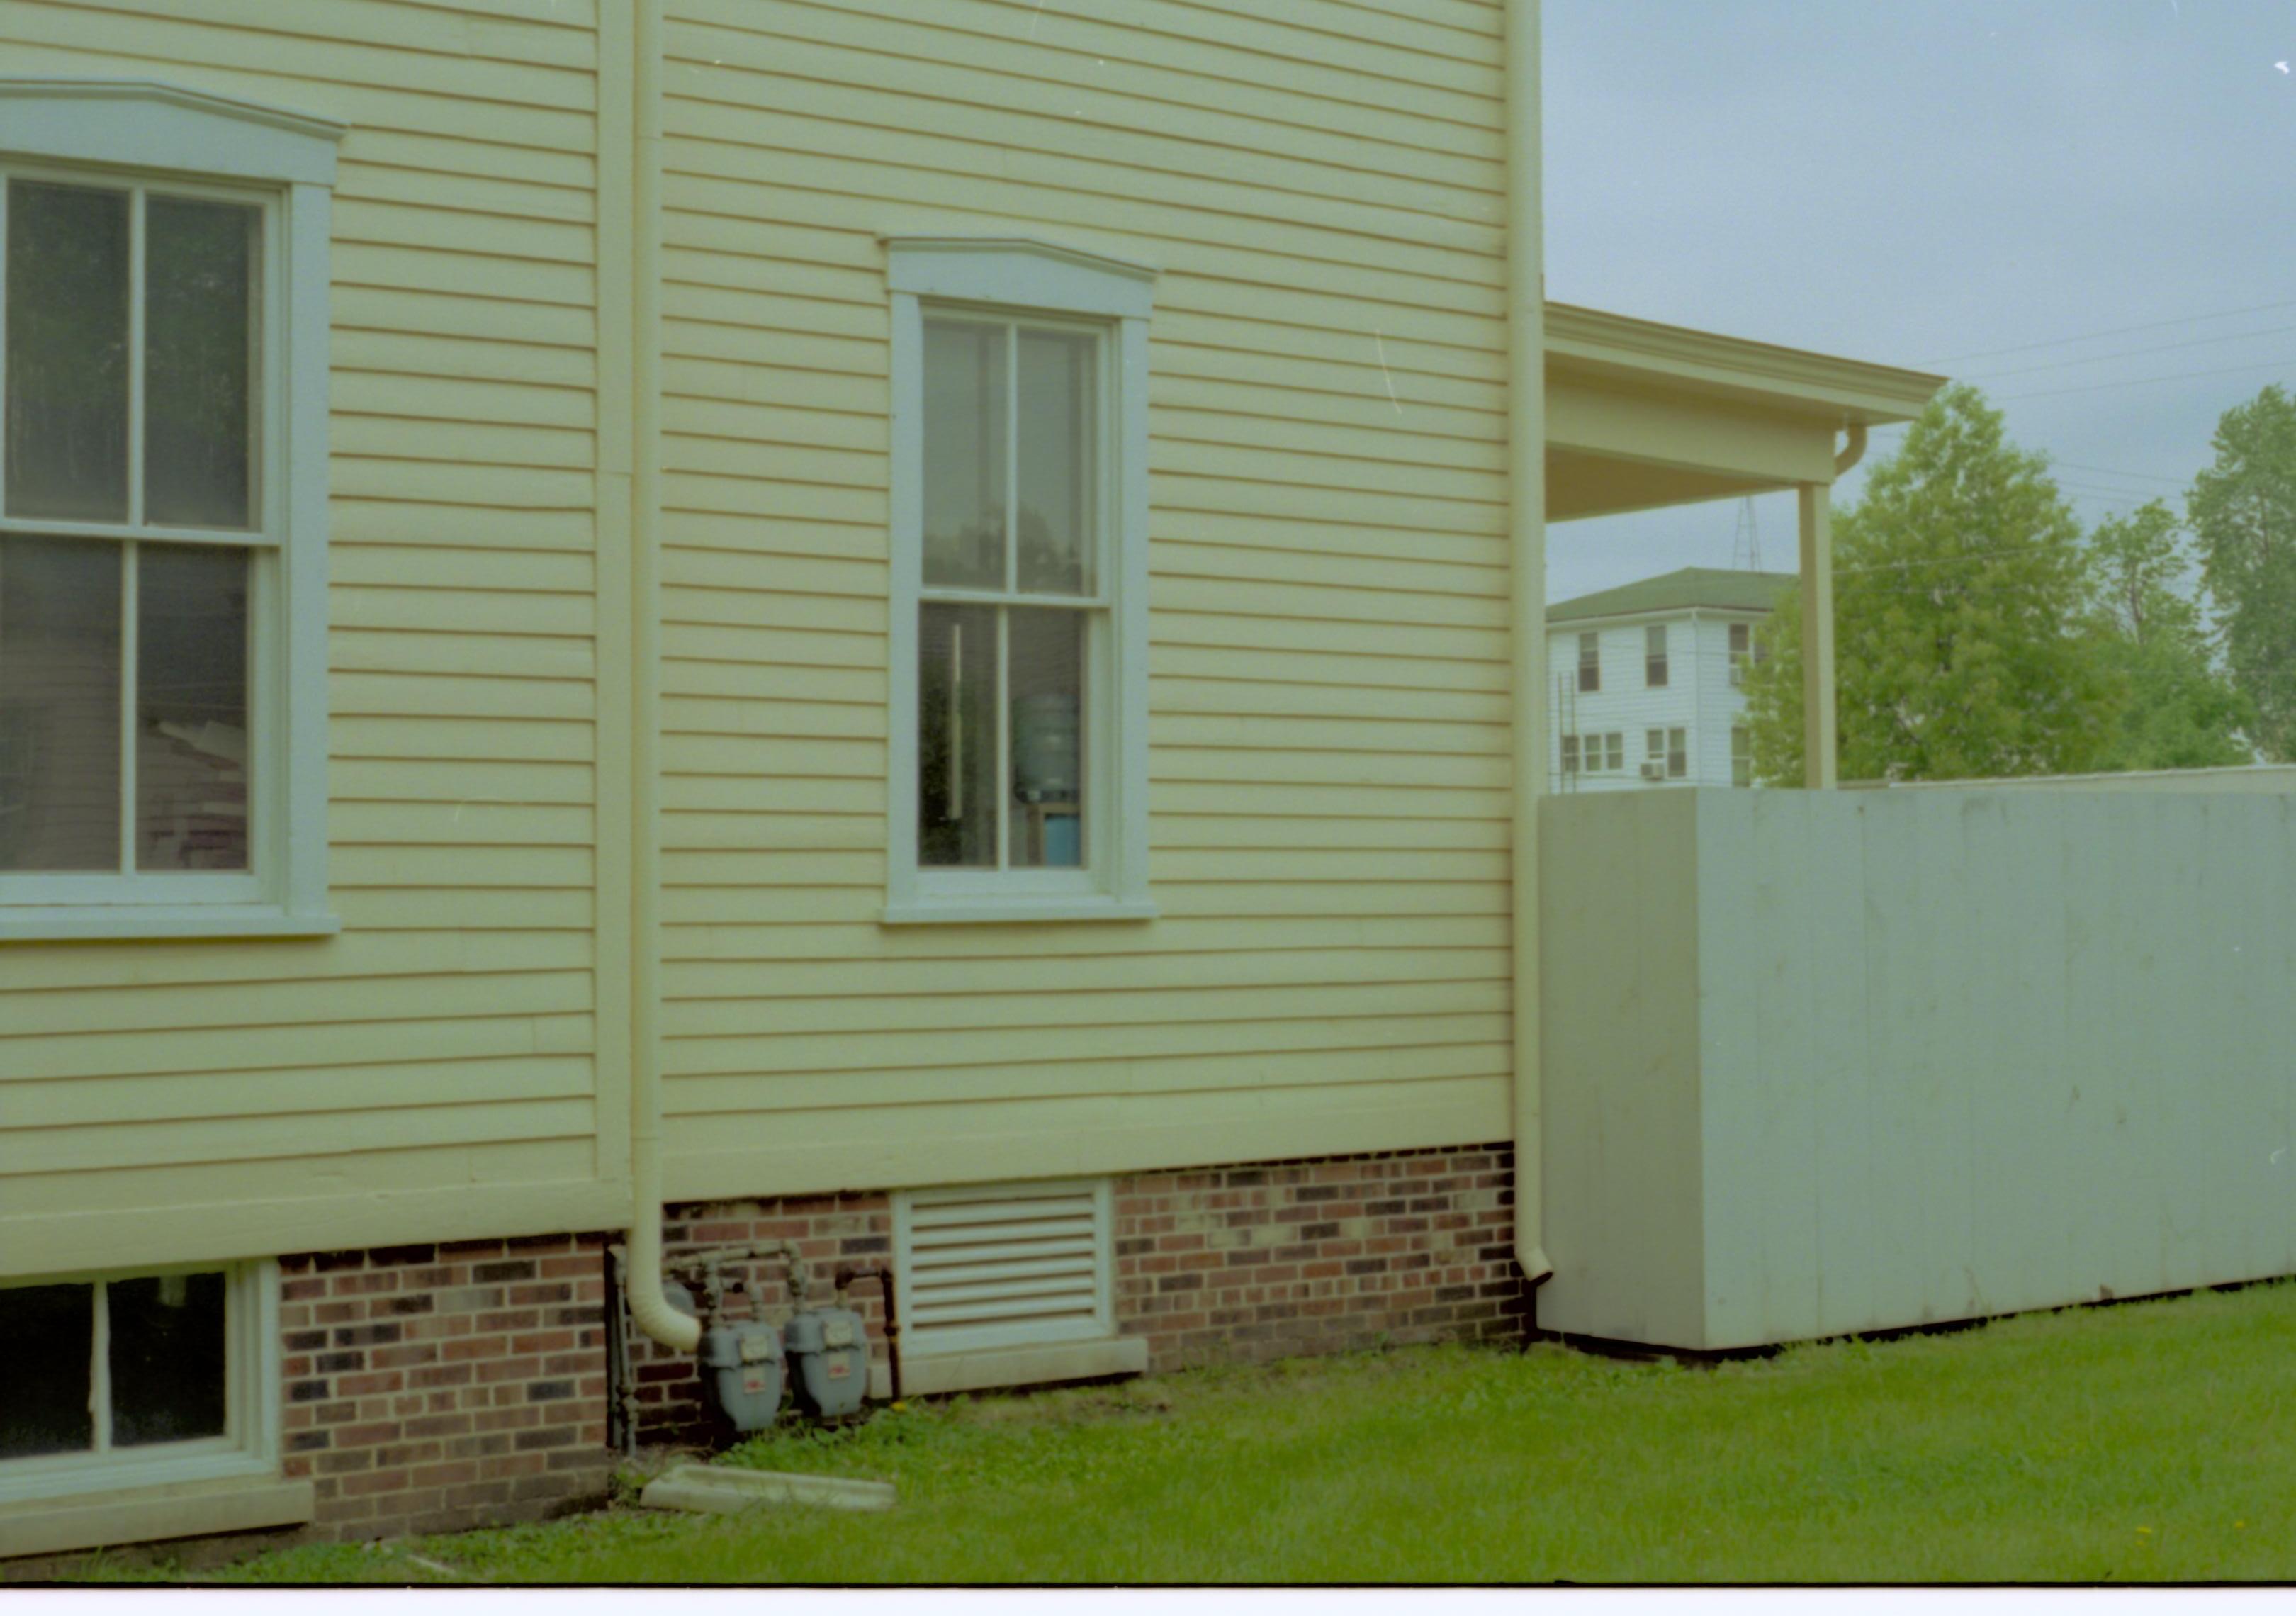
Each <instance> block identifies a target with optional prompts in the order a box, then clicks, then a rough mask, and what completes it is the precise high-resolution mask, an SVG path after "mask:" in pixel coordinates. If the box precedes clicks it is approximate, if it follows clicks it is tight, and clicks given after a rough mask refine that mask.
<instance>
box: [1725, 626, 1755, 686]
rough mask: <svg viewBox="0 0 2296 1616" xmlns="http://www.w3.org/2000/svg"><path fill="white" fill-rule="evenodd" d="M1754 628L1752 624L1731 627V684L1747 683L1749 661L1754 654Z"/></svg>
mask: <svg viewBox="0 0 2296 1616" xmlns="http://www.w3.org/2000/svg"><path fill="white" fill-rule="evenodd" d="M1753 648H1754V626H1753V625H1752V624H1751V623H1733V624H1731V625H1730V683H1731V684H1733V685H1743V684H1744V683H1745V682H1746V662H1747V659H1748V658H1749V657H1751V655H1752V654H1753Z"/></svg>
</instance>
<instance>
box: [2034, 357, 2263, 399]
mask: <svg viewBox="0 0 2296 1616" xmlns="http://www.w3.org/2000/svg"><path fill="white" fill-rule="evenodd" d="M2289 368H2296V359H2267V360H2265V361H2264V362H2263V363H2262V364H2260V365H2227V366H2226V367H2225V368H2224V369H2222V370H2188V371H2179V372H2177V373H2176V374H2175V375H2173V376H2132V377H2130V378H2128V380H2127V381H2098V382H2093V383H2091V384H2090V385H2089V386H2087V387H2060V388H2054V389H2052V390H2049V391H2047V392H2045V393H2010V394H2007V395H2005V397H2002V398H1996V399H1995V400H1994V401H1993V402H1994V403H1996V404H2015V403H2018V402H2019V401H2021V400H2022V399H2026V398H2069V397H2071V395H2073V394H2075V393H2102V392H2109V391H2110V390H2112V389H2114V388H2116V387H2144V386H2148V385H2150V384H2151V383H2153V382H2155V381H2195V380H2197V379H2198V378H2200V377H2202V376H2235V375H2239V374H2241V373H2243V372H2247V371H2259V370H2283V369H2289Z"/></svg>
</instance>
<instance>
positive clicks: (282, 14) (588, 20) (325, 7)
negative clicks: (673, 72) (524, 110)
mask: <svg viewBox="0 0 2296 1616" xmlns="http://www.w3.org/2000/svg"><path fill="white" fill-rule="evenodd" d="M79 4H82V5H86V6H88V8H89V9H91V10H94V9H99V8H98V7H96V6H95V5H94V4H91V0H79ZM101 9H104V10H118V11H122V12H128V13H130V14H135V15H138V16H142V15H144V14H148V13H149V12H150V11H151V10H152V8H151V7H150V6H149V5H143V6H117V7H114V6H105V7H102V8H101ZM176 14H178V15H182V16H184V17H185V19H186V20H187V21H194V20H195V21H199V22H201V23H202V24H205V25H208V26H210V27H220V28H228V29H232V30H234V35H235V36H237V37H239V38H240V40H241V41H242V49H244V50H246V51H249V52H250V53H261V54H262V56H263V57H264V58H265V59H266V60H275V53H273V52H272V51H271V50H270V49H269V48H267V47H268V45H269V41H270V40H271V39H273V38H276V37H282V36H284V37H293V38H297V39H301V40H307V41H314V42H317V43H320V44H323V45H330V46H339V45H378V46H382V47H385V48H386V49H389V50H392V51H397V50H414V51H420V52H422V53H425V54H431V55H439V54H444V55H448V56H460V57H468V58H474V59H479V60H490V61H496V62H548V63H550V64H551V65H553V66H557V67H570V68H587V67H589V66H591V65H592V64H593V62H594V60H595V55H594V50H593V45H592V37H591V34H590V32H589V29H590V28H591V27H592V25H593V23H594V17H593V15H592V11H591V7H590V6H589V5H588V4H582V3H580V0H573V3H568V4H562V3H561V0H475V3H474V0H455V4H454V5H453V6H452V7H451V8H448V9H446V10H441V9H438V8H433V7H431V6H428V5H425V6H410V5H403V4H386V3H384V0H296V4H293V5H291V6H282V5H278V4H274V3H273V0H199V4H198V6H197V9H196V10H193V11H189V12H185V11H183V10H181V9H180V8H176ZM536 24H540V25H544V26H533V25H536Z"/></svg>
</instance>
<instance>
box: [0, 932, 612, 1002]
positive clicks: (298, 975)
mask: <svg viewBox="0 0 2296 1616" xmlns="http://www.w3.org/2000/svg"><path fill="white" fill-rule="evenodd" d="M116 952H117V951H116V950H107V949H89V948H35V949H16V950H13V951H12V953H11V955H10V956H9V960H8V987H9V989H10V991H11V992H25V993H37V992H50V991H55V990H60V989H73V988H102V989H104V990H105V991H107V992H111V991H116V990H118V989H119V988H123V987H129V988H139V989H140V988H143V987H145V986H147V985H151V984H161V985H165V984H168V983H177V982H300V981H321V980H334V981H356V980H360V979H363V978H365V977H370V976H376V977H382V976H416V975H435V974H437V973H439V972H442V971H470V970H476V969H486V970H493V971H559V970H563V971H577V970H584V969H586V968H587V967H588V966H589V964H590V963H591V951H590V945H589V941H588V939H586V938H582V937H579V936H569V935H567V934H566V933H563V932H558V931H529V932H524V933H517V932H499V931H498V932H494V933H491V934H489V935H488V937H487V939H485V941H484V942H483V943H477V942H473V941H471V940H470V939H468V938H466V937H465V936H464V935H463V933H461V932H458V931H449V930H443V929H442V930H439V931H429V932H358V933H350V934H347V935H345V936H343V937H341V938H340V939H336V940H335V941H333V942H332V943H330V944H329V945H328V946H327V947H326V948H325V949H324V950H322V951H320V952H318V953H317V954H316V955H315V954H314V952H313V950H312V949H311V948H310V947H308V946H307V945H306V944H303V943H301V942H282V943H249V944H244V945H242V946H239V947H231V948H217V947H214V946H213V945H212V944H209V943H206V942H184V943H170V942H153V943H149V944H146V945H144V946H143V947H138V948H137V949H136V950H135V957H134V958H133V959H132V960H121V959H119V958H117V957H114V956H115V955H116Z"/></svg>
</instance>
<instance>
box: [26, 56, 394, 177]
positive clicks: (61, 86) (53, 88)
mask: <svg viewBox="0 0 2296 1616" xmlns="http://www.w3.org/2000/svg"><path fill="white" fill-rule="evenodd" d="M347 127H348V126H346V125H344V124H340V123H338V122H336V121H334V120H333V119H325V118H316V117H313V116H311V115H310V114H308V113H304V112H296V111H289V110H288V109H286V108H283V107H272V106H266V105H263V104H262V103H258V102H250V101H236V100H234V99H232V98H231V97H228V96H224V95H212V94H208V93H207V92H205V91H203V90H191V89H185V88H184V87H183V86H179V85H169V84H160V83H157V82H154V81H151V80H144V79H109V78H0V152H7V153H10V154H12V155H15V156H20V157H48V158H56V159H61V160H67V161H71V162H97V163H114V164H118V165H119V166H121V167H123V168H142V169H152V168H167V169H173V170H176V171H177V172H181V173H185V174H198V175H201V176H211V177H219V178H220V177H228V178H232V179H244V180H262V181H267V182H270V183H272V184H283V185H330V186H331V185H333V184H334V183H335V149H336V144H337V143H338V142H339V141H340V140H341V139H342V137H343V135H344V132H345V130H346V128H347Z"/></svg>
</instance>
